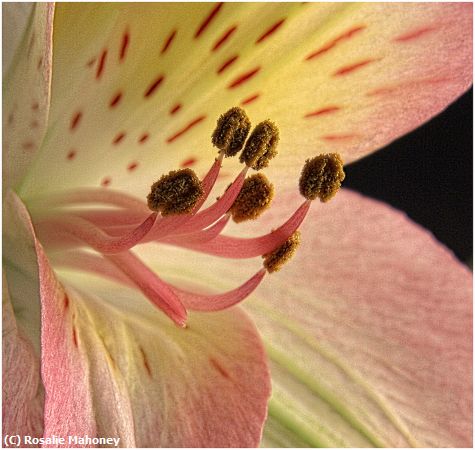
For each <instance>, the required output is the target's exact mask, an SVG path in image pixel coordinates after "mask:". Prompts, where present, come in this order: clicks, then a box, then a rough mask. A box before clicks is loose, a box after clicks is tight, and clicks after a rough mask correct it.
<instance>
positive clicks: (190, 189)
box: [35, 107, 345, 327]
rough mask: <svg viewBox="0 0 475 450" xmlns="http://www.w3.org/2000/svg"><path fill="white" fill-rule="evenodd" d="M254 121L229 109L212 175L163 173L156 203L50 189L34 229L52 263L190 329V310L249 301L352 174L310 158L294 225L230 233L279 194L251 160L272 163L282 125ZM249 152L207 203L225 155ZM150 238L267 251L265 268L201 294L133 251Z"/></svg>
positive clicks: (335, 158) (220, 252) (220, 251)
mask: <svg viewBox="0 0 475 450" xmlns="http://www.w3.org/2000/svg"><path fill="white" fill-rule="evenodd" d="M250 129H251V123H250V120H249V118H248V117H247V115H246V113H245V112H244V111H243V110H242V109H240V108H237V107H235V108H232V109H230V110H229V111H228V112H226V113H225V114H223V115H222V116H221V117H220V118H219V120H218V122H217V127H216V130H215V131H214V133H213V135H212V143H213V145H214V146H216V147H217V148H218V149H219V150H220V151H219V156H218V158H216V159H215V162H214V163H213V165H212V166H211V168H210V170H209V171H208V173H207V174H206V176H205V177H204V178H203V180H200V179H199V178H198V177H197V176H196V174H195V173H194V172H193V171H192V170H191V169H189V168H187V169H181V170H176V171H172V172H170V173H169V174H167V175H163V176H162V177H161V178H160V179H159V180H158V181H157V182H155V183H154V184H153V185H152V187H151V190H150V193H149V195H148V197H147V205H146V204H145V203H144V202H142V201H140V200H138V199H136V198H134V197H131V196H128V195H126V194H123V193H121V192H115V191H111V190H104V189H81V190H75V191H73V192H69V193H67V194H62V195H58V196H55V197H53V198H51V197H49V198H48V206H49V208H48V211H49V213H48V214H46V215H45V214H43V215H42V216H40V217H39V218H37V219H38V220H35V228H36V231H37V233H38V235H39V238H40V240H41V241H42V242H43V244H44V245H45V246H46V247H47V249H48V250H51V253H50V255H51V256H50V258H51V260H52V263H53V264H54V265H55V266H63V267H69V268H74V269H79V270H82V271H89V272H93V273H96V274H100V275H103V276H106V277H108V278H111V279H113V280H115V281H119V282H121V283H124V284H126V285H127V286H132V287H134V288H135V289H139V290H140V291H141V292H142V293H143V294H144V295H145V296H146V297H147V298H148V299H149V300H150V301H151V302H152V303H153V304H154V305H156V306H157V307H158V308H160V309H161V310H162V311H163V312H164V313H165V314H167V315H168V316H169V317H170V318H171V319H172V320H173V321H174V322H175V323H176V324H177V325H179V326H182V327H185V326H186V320H187V310H195V311H218V310H222V309H225V308H228V307H231V306H233V305H235V304H237V303H239V302H241V301H242V300H244V299H245V298H246V297H247V296H249V295H250V294H251V293H252V292H253V291H254V289H255V288H256V287H257V286H258V285H259V284H260V282H261V281H262V279H263V278H264V276H265V274H266V273H270V272H275V271H277V270H279V269H280V268H281V267H282V265H283V264H284V263H285V262H286V261H288V260H289V259H290V258H291V257H292V255H293V254H294V253H295V251H296V248H297V247H298V245H299V243H300V233H299V231H298V228H299V226H300V224H301V223H302V221H303V220H304V218H305V216H306V214H307V212H308V210H309V207H310V203H311V201H312V200H315V199H316V198H319V199H320V200H321V201H322V202H326V201H328V200H329V199H331V198H332V197H333V196H334V195H335V194H336V192H337V191H338V189H339V188H340V185H341V182H342V180H343V179H344V177H345V175H344V172H343V164H342V160H341V158H340V156H339V155H338V154H326V155H319V156H317V157H315V158H313V159H310V160H307V161H306V163H305V166H304V168H303V170H302V175H301V177H300V193H301V194H302V195H303V197H304V201H303V203H302V204H301V205H300V206H299V207H298V208H297V210H296V211H295V212H294V213H293V214H292V215H291V217H290V218H289V219H288V220H287V221H286V222H285V223H283V224H282V225H281V226H279V227H278V228H276V229H274V230H272V231H271V232H270V233H268V234H265V235H262V236H258V237H253V238H237V237H232V236H226V235H223V234H222V231H223V229H224V228H225V226H226V224H227V223H228V221H229V220H230V218H232V219H233V220H234V221H235V222H243V221H246V220H249V219H256V218H257V217H258V216H259V215H260V214H261V213H262V212H263V211H264V210H266V209H267V208H268V207H269V206H270V203H271V201H272V198H273V196H274V189H273V186H272V184H271V183H270V182H269V181H268V179H267V178H266V177H265V176H264V175H263V174H261V173H257V174H255V175H251V176H249V177H247V178H246V175H247V172H248V170H249V169H250V168H252V169H254V170H256V171H259V170H261V169H263V168H265V167H267V166H268V165H269V162H270V160H271V159H272V158H273V157H274V156H275V155H276V154H277V150H276V148H277V144H278V141H279V131H278V129H277V127H276V126H275V124H274V123H272V122H270V121H264V122H262V123H260V124H259V125H257V126H256V127H255V128H254V130H253V131H252V133H251V134H250V136H249V138H248V135H249V132H250ZM241 150H242V151H241ZM240 151H241V155H240V161H241V162H242V163H244V164H245V167H244V169H243V170H242V171H241V172H240V173H239V175H238V176H237V177H236V179H235V180H234V181H233V182H232V184H231V185H230V186H229V187H228V188H227V189H226V191H225V192H224V193H223V195H222V196H221V197H220V198H218V199H217V200H216V202H215V203H213V204H212V205H211V206H209V207H207V208H202V206H203V204H204V202H205V201H206V199H207V198H208V196H209V195H210V192H211V190H212V188H213V186H214V184H215V181H216V179H217V177H218V173H219V171H220V168H221V165H222V161H223V158H224V157H225V156H226V157H231V156H235V155H236V154H237V153H238V152H240ZM98 205H104V207H98ZM52 206H53V208H51V207H52ZM78 206H80V208H78ZM91 206H93V208H91ZM150 210H151V211H152V212H151V213H150ZM146 242H156V243H161V244H168V245H174V246H178V247H183V248H186V249H190V250H194V251H197V252H203V253H206V254H210V255H214V256H219V257H223V258H253V257H257V256H262V258H263V267H262V268H261V269H260V270H259V271H258V272H257V273H255V274H254V275H253V276H252V277H251V278H250V279H249V280H247V281H246V282H244V283H243V284H242V285H241V286H239V287H237V288H236V289H233V290H231V291H228V292H225V293H221V294H216V295H203V294H198V293H195V292H190V291H187V290H183V289H181V288H180V287H177V286H173V285H171V284H170V283H167V282H165V281H164V280H162V279H161V278H160V277H159V276H158V275H157V274H156V273H154V272H153V271H152V270H150V269H149V268H148V267H147V266H146V265H145V264H144V263H143V262H142V261H141V260H140V259H139V258H138V257H137V256H136V255H135V254H134V253H132V252H131V251H130V249H132V248H133V247H134V246H135V245H137V244H143V243H146ZM91 249H92V250H94V251H92V252H91ZM55 250H60V251H55Z"/></svg>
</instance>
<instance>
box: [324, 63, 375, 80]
mask: <svg viewBox="0 0 475 450" xmlns="http://www.w3.org/2000/svg"><path fill="white" fill-rule="evenodd" d="M375 61H377V59H365V60H364V61H360V62H358V63H355V64H350V65H349V66H344V67H341V68H340V69H338V70H337V71H336V72H335V73H334V74H333V76H334V77H340V76H343V75H348V74H349V73H352V72H354V71H356V70H358V69H361V68H363V67H365V66H367V65H368V64H371V63H372V62H375Z"/></svg>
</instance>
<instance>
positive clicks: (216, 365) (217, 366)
mask: <svg viewBox="0 0 475 450" xmlns="http://www.w3.org/2000/svg"><path fill="white" fill-rule="evenodd" d="M209 362H210V364H211V365H212V366H213V367H214V368H215V369H216V370H217V371H218V372H219V373H220V374H221V375H222V376H223V377H224V378H230V376H229V372H228V371H227V370H226V369H224V368H223V366H221V364H219V363H218V361H216V360H215V359H214V358H209Z"/></svg>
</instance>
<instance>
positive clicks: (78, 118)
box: [69, 111, 82, 131]
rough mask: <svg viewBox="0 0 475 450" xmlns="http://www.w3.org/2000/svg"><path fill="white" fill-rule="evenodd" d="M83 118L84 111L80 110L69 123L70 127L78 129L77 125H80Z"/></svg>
mask: <svg viewBox="0 0 475 450" xmlns="http://www.w3.org/2000/svg"><path fill="white" fill-rule="evenodd" d="M81 118H82V112H81V111H78V112H77V113H76V114H74V116H73V117H72V118H71V123H70V125H69V128H70V129H71V131H72V130H74V129H76V127H77V126H78V125H79V122H80V121H81Z"/></svg>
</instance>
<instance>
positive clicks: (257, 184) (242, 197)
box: [229, 173, 274, 223]
mask: <svg viewBox="0 0 475 450" xmlns="http://www.w3.org/2000/svg"><path fill="white" fill-rule="evenodd" d="M273 198H274V186H273V185H272V183H271V182H270V181H269V180H268V179H267V178H266V177H265V175H262V174H260V173H256V174H255V175H252V176H250V177H247V178H246V179H245V180H244V184H243V186H242V188H241V191H240V192H239V195H238V196H237V198H236V200H235V201H234V203H233V206H232V207H231V209H230V210H229V212H230V213H231V214H232V216H233V220H234V222H236V223H239V222H244V221H245V220H251V219H257V218H258V217H259V216H260V215H261V214H262V213H263V212H264V211H265V210H266V209H267V208H269V206H270V204H271V201H272V199H273Z"/></svg>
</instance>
